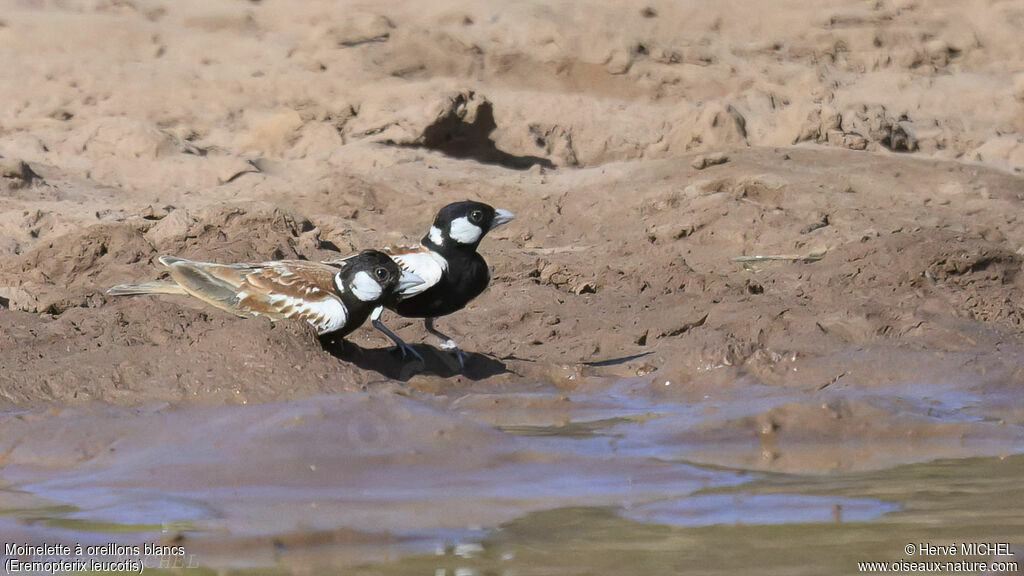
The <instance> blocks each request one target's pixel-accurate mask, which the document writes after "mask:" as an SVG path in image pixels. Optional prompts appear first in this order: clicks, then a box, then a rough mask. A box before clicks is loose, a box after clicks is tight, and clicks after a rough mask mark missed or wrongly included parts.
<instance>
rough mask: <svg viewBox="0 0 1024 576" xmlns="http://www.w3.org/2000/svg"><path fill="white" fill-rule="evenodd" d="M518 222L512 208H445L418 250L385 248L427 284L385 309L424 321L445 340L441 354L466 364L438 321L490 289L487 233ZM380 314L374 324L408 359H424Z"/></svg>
mask: <svg viewBox="0 0 1024 576" xmlns="http://www.w3.org/2000/svg"><path fill="white" fill-rule="evenodd" d="M513 218H515V214H513V213H511V212H509V211H508V210H501V209H495V208H493V207H491V206H488V205H487V204H484V203H482V202H473V201H470V200H466V201H463V202H455V203H453V204H449V205H447V206H445V207H444V208H441V210H440V212H438V213H437V217H436V218H434V225H433V226H431V227H430V230H429V231H428V232H427V234H426V236H424V237H423V239H422V240H421V241H420V244H418V245H416V246H398V247H393V248H384V249H382V250H383V252H385V253H386V254H387V255H388V256H390V257H391V258H392V259H393V260H394V261H395V262H397V263H398V265H399V266H400V267H401V268H402V272H403V273H404V274H412V275H415V276H417V277H419V278H422V279H423V283H422V284H420V285H418V286H414V287H410V288H406V289H402V290H397V291H396V292H395V298H393V299H390V300H386V301H385V302H384V306H386V307H387V308H389V309H390V310H393V311H395V312H397V313H398V314H399V315H401V316H406V317H410V318H423V319H424V322H423V323H424V326H425V327H426V329H427V332H430V333H431V334H433V335H434V336H437V337H438V338H440V339H441V344H440V347H441V349H442V350H447V351H450V352H454V353H455V356H456V358H457V359H458V361H459V366H464V363H465V360H464V358H463V355H462V350H460V349H459V346H458V344H456V343H455V340H453V339H452V338H451V337H449V336H447V335H445V334H442V333H441V332H439V331H438V330H437V329H436V328H434V318H437V317H438V316H445V315H448V314H451V313H452V312H456V311H458V310H461V309H462V308H464V307H465V306H466V304H469V302H470V301H471V300H473V299H474V298H476V297H477V296H479V295H480V293H481V292H483V291H484V289H485V288H487V284H488V283H489V282H490V280H491V270H490V268H489V267H488V266H487V262H486V261H484V258H483V256H481V255H480V254H479V253H478V252H477V251H476V249H477V246H479V245H480V241H481V240H483V238H484V236H485V235H487V233H488V232H490V231H491V230H494V229H495V228H497V227H498V226H501V225H502V224H505V223H506V222H508V221H510V220H512V219H513ZM380 313H381V310H380V309H378V310H375V311H374V312H373V314H372V315H371V320H372V322H373V326H374V327H375V328H377V329H378V330H380V331H381V332H383V333H384V334H386V335H387V336H388V337H389V338H391V340H393V341H394V343H395V344H396V345H397V346H398V349H399V351H401V353H402V357H403V358H404V357H405V355H406V353H410V354H412V355H413V356H416V357H417V358H420V359H422V358H421V357H420V355H419V354H418V353H417V352H416V351H415V350H413V349H412V347H411V346H409V345H408V344H406V343H405V342H403V341H402V339H401V338H399V337H398V336H396V335H395V334H394V333H393V332H391V330H389V329H388V328H387V327H386V326H384V323H383V322H381V321H380Z"/></svg>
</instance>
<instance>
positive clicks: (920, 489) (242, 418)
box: [0, 370, 1024, 576]
mask: <svg viewBox="0 0 1024 576" xmlns="http://www.w3.org/2000/svg"><path fill="white" fill-rule="evenodd" d="M969 376H970V374H966V373H956V372H955V371H952V370H951V371H950V373H949V375H948V380H946V381H942V382H928V383H921V382H908V383H906V384H902V385H900V384H894V383H892V382H886V383H884V384H882V385H874V386H854V385H851V384H850V383H849V382H848V380H851V378H852V377H849V378H845V379H844V380H843V382H840V383H837V384H834V385H832V386H829V387H827V388H825V389H822V390H811V391H808V390H793V389H788V388H786V387H779V386H767V385H749V383H748V384H745V385H739V384H737V385H735V386H727V387H723V388H722V389H720V390H716V391H714V393H713V394H704V393H702V394H701V395H700V397H697V398H688V397H686V393H685V391H683V392H675V391H671V390H670V391H666V390H665V389H664V387H663V386H662V387H654V388H652V387H651V386H650V383H649V382H646V381H644V380H643V379H637V378H633V379H626V380H620V381H595V382H590V383H588V386H587V387H584V388H578V389H576V390H574V391H573V392H572V393H568V394H567V393H566V392H565V391H563V390H560V389H558V388H556V387H554V386H551V387H550V388H546V389H545V388H543V387H541V388H537V387H535V388H533V389H532V391H531V392H530V393H522V392H520V391H517V390H509V391H499V392H489V393H479V392H476V393H474V392H467V393H464V394H463V395H461V396H457V397H455V396H453V397H447V396H429V395H423V396H401V395H394V394H374V393H366V394H360V393H352V394H344V395H336V396H322V397H314V398H304V399H298V400H292V401H288V402H280V403H274V404H263V405H255V406H208V407H189V408H181V409H166V408H155V409H149V410H146V409H122V408H113V407H103V406H94V407H88V408H73V409H66V410H62V411H53V412H45V413H43V412H41V413H30V414H25V413H18V414H14V413H11V414H0V455H2V458H3V460H2V461H0V463H2V464H3V467H2V468H0V539H2V540H4V541H11V542H47V543H54V542H70V543H72V544H73V543H77V542H81V543H83V544H87V543H92V544H103V543H106V542H110V541H116V542H118V543H144V542H163V543H168V542H173V543H177V544H181V545H184V546H185V547H186V549H187V550H188V552H189V553H190V554H192V555H194V559H196V560H197V561H198V563H199V565H200V566H203V567H207V568H210V569H215V570H216V573H217V574H246V573H252V572H251V571H253V570H257V569H258V573H259V574H267V575H269V574H320V573H331V572H344V573H365V574H441V573H444V574H446V575H455V574H517V575H520V576H522V575H529V574H538V575H540V574H608V573H643V574H677V573H680V572H683V571H685V572H688V573H693V572H696V573H703V574H735V573H741V572H750V571H751V569H752V568H756V570H757V572H758V573H760V574H823V573H855V572H856V562H858V561H875V560H879V561H893V560H899V559H901V558H904V553H903V546H904V545H905V544H906V543H907V542H918V541H920V542H932V543H936V544H949V543H951V542H964V541H978V542H1009V543H1011V544H1012V545H1013V546H1014V547H1015V549H1016V548H1017V547H1019V546H1020V545H1022V544H1024V504H1022V503H1024V484H1022V483H1021V482H1020V478H1022V477H1024V456H1022V455H1011V456H1007V457H1003V456H1002V455H1004V454H1016V453H1018V452H1020V451H1021V449H1022V447H1024V433H1022V427H1021V425H1020V424H1019V422H1020V418H1019V415H1020V412H1019V409H1018V408H1016V406H1020V405H1021V404H1022V403H1021V402H1020V396H1021V394H1022V393H1024V392H1022V391H1021V388H1020V387H1009V386H1006V385H1004V384H1003V383H1001V382H997V381H994V380H992V379H991V378H989V379H984V378H981V379H976V380H971V379H970V378H969ZM671 394H677V396H671ZM680 394H681V395H680ZM979 456H988V457H979ZM190 558H191V557H190ZM156 568H157V566H156V565H148V566H147V573H157V574H159V573H160V572H159V570H157V569H156ZM189 573H190V574H196V575H197V576H198V575H199V574H202V573H203V570H199V571H196V572H192V571H190V572H189ZM210 573H213V572H210Z"/></svg>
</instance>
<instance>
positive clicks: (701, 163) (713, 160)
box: [690, 152, 729, 170]
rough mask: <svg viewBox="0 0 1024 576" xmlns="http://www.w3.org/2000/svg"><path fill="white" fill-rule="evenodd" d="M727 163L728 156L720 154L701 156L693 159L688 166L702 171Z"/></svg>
mask: <svg viewBox="0 0 1024 576" xmlns="http://www.w3.org/2000/svg"><path fill="white" fill-rule="evenodd" d="M728 161H729V156H727V155H726V154H724V153H722V152H718V153H715V154H702V155H700V156H697V157H696V158H694V159H693V162H692V163H691V164H690V165H691V166H693V167H694V168H695V169H697V170H703V169H705V168H707V167H709V166H718V165H719V164H725V163H726V162H728Z"/></svg>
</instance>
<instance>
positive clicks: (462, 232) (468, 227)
mask: <svg viewBox="0 0 1024 576" xmlns="http://www.w3.org/2000/svg"><path fill="white" fill-rule="evenodd" d="M449 230H450V231H449V232H448V236H451V239H452V240H455V241H456V242H458V243H460V244H474V243H476V242H477V241H478V240H480V237H481V236H483V234H484V231H483V230H482V229H481V228H480V227H479V226H477V225H476V224H470V223H469V219H468V218H466V217H465V216H463V217H462V218H456V219H455V220H452V226H451V228H450V229H449Z"/></svg>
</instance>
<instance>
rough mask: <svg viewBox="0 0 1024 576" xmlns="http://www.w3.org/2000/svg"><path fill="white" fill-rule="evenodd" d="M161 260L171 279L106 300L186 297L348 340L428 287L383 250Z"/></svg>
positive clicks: (127, 288) (121, 289)
mask: <svg viewBox="0 0 1024 576" xmlns="http://www.w3.org/2000/svg"><path fill="white" fill-rule="evenodd" d="M159 260H160V263H161V264H163V265H164V266H166V267H167V270H168V272H169V273H170V276H171V278H170V281H162V282H145V283H141V284H120V285H118V286H114V287H113V288H111V289H109V290H107V294H110V295H113V296H126V295H132V294H187V295H191V296H194V297H196V298H198V299H200V300H202V301H203V302H206V303H207V304H210V305H212V306H215V307H217V308H220V309H221V310H224V311H226V312H231V313H232V314H236V315H238V316H242V317H245V318H251V317H255V316H263V317H266V318H269V319H271V320H282V319H285V318H298V319H300V320H305V321H306V322H309V323H310V324H311V325H312V326H313V328H315V329H316V332H317V334H319V335H321V336H324V335H331V336H338V337H341V336H345V335H346V334H348V333H350V332H352V331H353V330H355V329H356V328H358V327H359V326H360V325H362V324H363V322H365V321H366V319H367V317H369V315H370V313H371V312H372V311H373V310H374V309H376V308H378V307H379V306H380V305H381V304H383V303H384V302H385V301H386V300H387V299H389V298H391V297H393V295H394V294H395V293H397V292H403V291H415V290H417V289H423V288H424V287H425V285H426V283H425V282H424V281H423V279H422V278H420V277H419V276H417V275H416V274H415V273H410V272H408V271H403V270H401V269H399V267H398V264H396V263H395V261H393V260H392V259H391V258H390V257H389V256H388V255H387V254H384V253H383V252H379V251H377V250H364V251H363V252H360V253H358V254H355V255H353V256H350V257H348V258H346V259H344V260H342V261H339V262H337V263H335V264H334V265H327V264H321V263H318V262H308V261H305V260H277V261H273V262H262V263H258V264H256V263H254V264H213V263H210V262H195V261H192V260H186V259H184V258H176V257H174V256H161V257H160V259H159Z"/></svg>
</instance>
